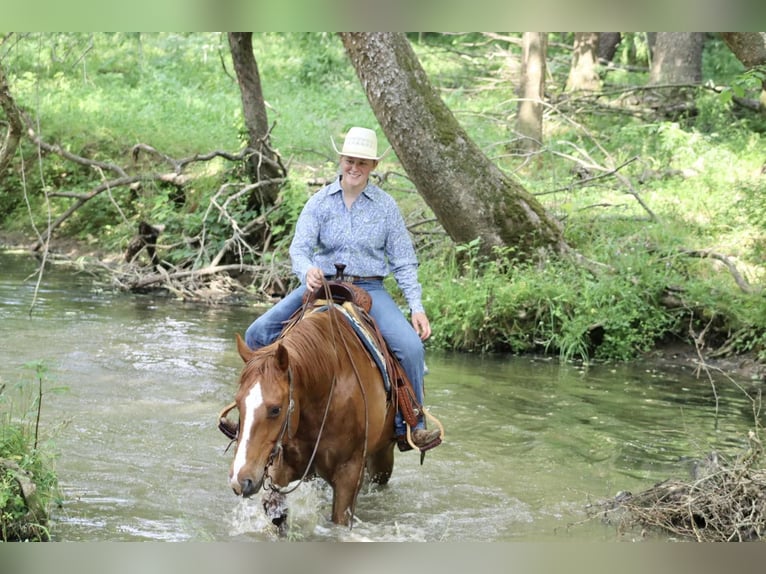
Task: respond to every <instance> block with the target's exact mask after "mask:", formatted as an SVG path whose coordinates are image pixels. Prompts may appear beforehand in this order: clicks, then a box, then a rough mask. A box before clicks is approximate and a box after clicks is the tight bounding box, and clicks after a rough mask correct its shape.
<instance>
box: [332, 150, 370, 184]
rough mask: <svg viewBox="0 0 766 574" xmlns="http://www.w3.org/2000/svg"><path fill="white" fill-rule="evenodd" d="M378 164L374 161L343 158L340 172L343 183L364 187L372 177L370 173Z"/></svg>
mask: <svg viewBox="0 0 766 574" xmlns="http://www.w3.org/2000/svg"><path fill="white" fill-rule="evenodd" d="M377 165H378V162H377V161H376V160H374V159H362V158H358V157H348V156H345V155H344V156H342V157H341V158H340V170H341V174H342V175H343V182H344V183H348V184H350V185H351V186H353V187H356V186H358V185H364V184H366V183H367V180H368V179H369V177H370V172H371V171H372V170H373V169H375V167H376V166H377Z"/></svg>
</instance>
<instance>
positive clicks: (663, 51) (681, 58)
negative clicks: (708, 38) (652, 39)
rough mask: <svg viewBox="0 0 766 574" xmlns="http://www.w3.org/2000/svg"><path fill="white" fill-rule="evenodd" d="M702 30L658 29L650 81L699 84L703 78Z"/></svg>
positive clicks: (651, 82)
mask: <svg viewBox="0 0 766 574" xmlns="http://www.w3.org/2000/svg"><path fill="white" fill-rule="evenodd" d="M703 40H704V34H703V33H702V32H657V40H656V43H655V45H654V50H653V55H652V67H651V70H650V72H649V83H650V84H699V83H700V82H701V81H702V44H703Z"/></svg>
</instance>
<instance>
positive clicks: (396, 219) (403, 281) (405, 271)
mask: <svg viewBox="0 0 766 574" xmlns="http://www.w3.org/2000/svg"><path fill="white" fill-rule="evenodd" d="M387 217H388V219H389V229H390V232H389V235H388V240H387V242H386V256H387V258H388V263H389V266H390V269H391V272H392V273H393V275H394V279H396V283H397V285H399V289H401V291H402V295H404V298H405V299H406V301H407V305H408V306H409V308H410V312H411V313H422V312H423V311H424V309H423V289H422V287H421V285H420V282H419V281H418V259H417V255H416V254H415V247H414V246H413V245H412V238H411V237H410V232H409V231H408V230H407V225H406V224H405V222H404V218H403V217H402V214H401V212H400V211H399V207H398V206H397V205H396V202H395V201H394V200H393V198H391V200H390V203H389V206H388V209H387Z"/></svg>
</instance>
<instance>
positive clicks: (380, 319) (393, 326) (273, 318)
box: [245, 280, 425, 435]
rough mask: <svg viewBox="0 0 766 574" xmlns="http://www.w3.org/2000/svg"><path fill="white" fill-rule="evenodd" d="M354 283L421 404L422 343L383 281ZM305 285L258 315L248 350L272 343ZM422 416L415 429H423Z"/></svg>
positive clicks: (400, 426) (398, 425) (400, 422)
mask: <svg viewBox="0 0 766 574" xmlns="http://www.w3.org/2000/svg"><path fill="white" fill-rule="evenodd" d="M355 285H357V286H359V287H362V288H363V289H365V290H366V291H367V292H368V293H369V294H370V296H371V297H372V308H371V309H370V315H372V318H373V319H375V322H376V323H377V324H378V328H379V329H380V332H381V334H382V335H383V338H384V339H385V340H386V342H387V343H388V346H389V347H391V351H393V353H394V355H395V356H396V358H397V359H399V362H400V363H401V364H402V368H404V372H405V373H407V377H409V379H410V382H411V383H412V387H413V389H414V391H415V397H416V398H417V400H418V402H419V403H420V404H421V405H422V404H423V375H424V374H425V373H424V369H425V349H424V348H423V342H422V341H421V340H420V337H419V336H418V334H417V333H416V332H415V329H413V327H412V325H411V324H410V322H409V321H408V320H407V318H406V317H405V316H404V314H403V313H402V311H401V310H400V309H399V307H398V306H397V304H396V302H395V301H394V300H393V298H392V297H391V295H389V293H388V291H386V289H385V287H384V286H383V281H379V280H374V281H360V282H358V283H355ZM305 292H306V286H305V285H301V286H300V287H298V288H296V289H295V290H293V291H292V292H290V293H288V294H287V296H286V297H285V298H284V299H282V300H281V301H279V302H278V303H277V304H275V305H274V306H273V307H272V308H271V309H269V310H268V311H266V312H265V313H264V314H263V315H261V316H260V317H258V318H257V319H256V320H255V321H253V323H252V324H251V325H250V326H249V327H248V328H247V331H246V332H245V343H247V346H248V347H250V348H251V349H259V348H261V347H265V346H266V345H269V344H271V343H273V342H274V341H275V340H276V339H277V337H278V336H279V334H280V333H281V332H282V327H284V324H285V322H286V321H287V320H288V319H289V318H290V316H291V315H292V314H293V313H294V312H295V311H297V310H298V309H299V308H300V306H301V304H302V300H303V294H304V293H305ZM394 425H395V427H394V430H395V431H396V434H397V435H401V434H404V433H405V432H406V427H405V425H404V419H403V417H402V415H401V413H399V412H397V414H396V420H395V423H394ZM424 427H425V424H424V423H423V417H422V415H421V416H420V417H419V419H418V424H417V425H416V427H415V428H424Z"/></svg>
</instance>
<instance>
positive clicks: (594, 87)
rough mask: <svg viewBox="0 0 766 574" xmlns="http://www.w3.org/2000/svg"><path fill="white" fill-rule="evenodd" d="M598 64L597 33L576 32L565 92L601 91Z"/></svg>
mask: <svg viewBox="0 0 766 574" xmlns="http://www.w3.org/2000/svg"><path fill="white" fill-rule="evenodd" d="M597 63H598V32H576V33H575V37H574V52H573V54H572V66H571V67H570V68H569V77H568V78H567V84H566V91H567V92H576V91H583V92H597V91H599V90H600V89H601V80H600V79H599V77H598V71H597V69H596V65H597Z"/></svg>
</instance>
